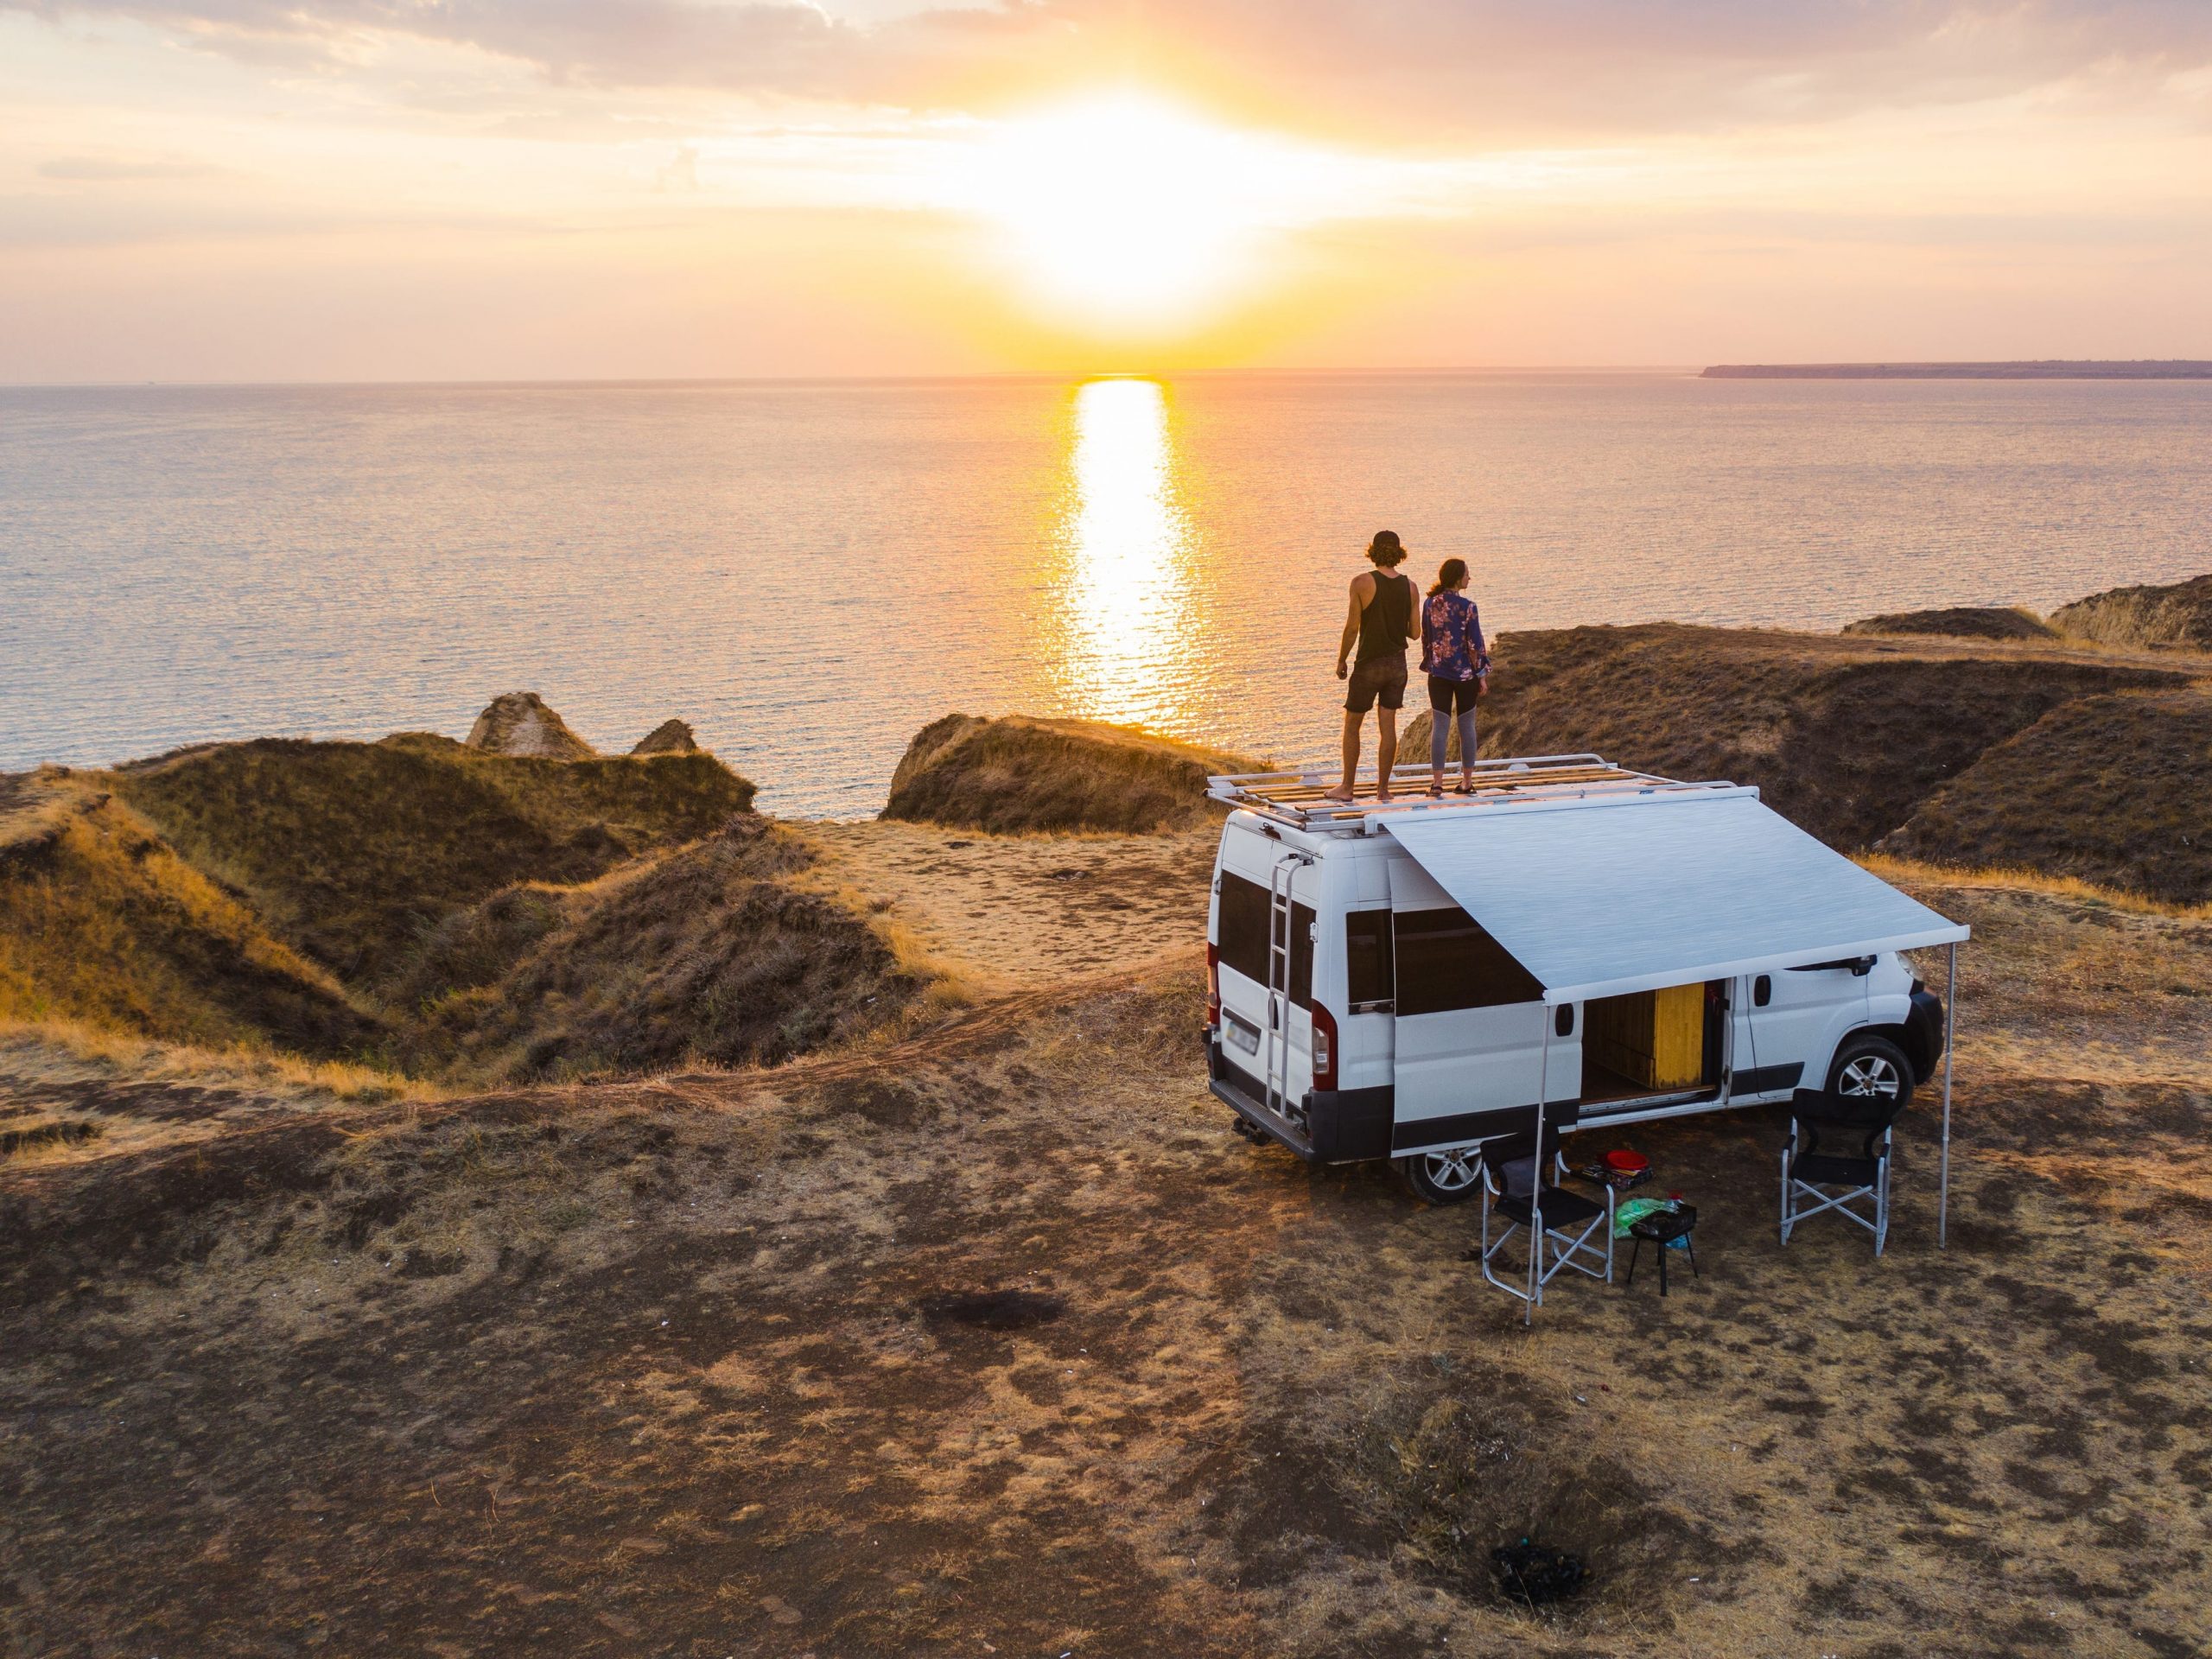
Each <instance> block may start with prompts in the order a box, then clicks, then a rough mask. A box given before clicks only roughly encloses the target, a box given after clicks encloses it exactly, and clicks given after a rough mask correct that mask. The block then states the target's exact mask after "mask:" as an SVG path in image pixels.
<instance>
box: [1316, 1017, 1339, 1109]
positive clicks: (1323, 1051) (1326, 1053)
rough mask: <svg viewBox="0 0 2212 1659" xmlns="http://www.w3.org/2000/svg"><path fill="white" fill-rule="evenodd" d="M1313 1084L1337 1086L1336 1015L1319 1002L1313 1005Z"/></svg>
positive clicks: (1330, 1087)
mask: <svg viewBox="0 0 2212 1659" xmlns="http://www.w3.org/2000/svg"><path fill="white" fill-rule="evenodd" d="M1313 1086H1314V1087H1315V1088H1316V1089H1333V1088H1335V1087H1336V1086H1337V1017H1336V1015H1334V1014H1331V1013H1330V1012H1329V1011H1328V1010H1327V1009H1326V1008H1325V1007H1322V1006H1321V1005H1320V1004H1319V1002H1316V1003H1315V1004H1314V1005H1313Z"/></svg>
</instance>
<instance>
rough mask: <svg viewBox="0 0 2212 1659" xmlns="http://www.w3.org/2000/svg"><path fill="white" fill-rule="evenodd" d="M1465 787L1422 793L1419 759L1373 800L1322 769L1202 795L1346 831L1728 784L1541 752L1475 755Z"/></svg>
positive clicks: (1397, 770) (1263, 776) (1267, 775)
mask: <svg viewBox="0 0 2212 1659" xmlns="http://www.w3.org/2000/svg"><path fill="white" fill-rule="evenodd" d="M1474 771H1475V775H1474V778H1473V779H1472V782H1471V787H1470V789H1469V792H1468V793H1465V794H1460V793H1459V792H1457V786H1456V785H1455V787H1454V790H1453V792H1452V793H1448V794H1446V795H1445V796H1444V798H1442V799H1437V798H1433V797H1432V796H1431V795H1430V794H1429V792H1428V779H1429V768H1428V767H1427V766H1426V765H1423V764H1421V763H1420V762H1418V761H1414V762H1408V763H1405V764H1402V765H1399V766H1394V767H1392V768H1391V770H1390V782H1391V790H1392V794H1391V798H1390V799H1389V800H1387V801H1378V800H1376V798H1375V785H1373V784H1365V783H1363V784H1362V785H1360V786H1359V787H1358V788H1357V790H1355V791H1354V794H1353V798H1352V799H1351V800H1349V801H1332V800H1330V799H1329V798H1327V795H1328V790H1329V787H1330V785H1331V783H1332V781H1333V778H1334V774H1333V773H1332V772H1330V771H1328V770H1327V769H1325V768H1321V767H1313V768H1308V769H1305V770H1300V771H1286V772H1235V773H1224V774H1223V775H1221V776H1218V777H1212V778H1209V779H1206V794H1207V795H1208V797H1209V798H1211V799H1213V800H1217V801H1219V802H1221V803H1222V804H1224V805H1227V806H1231V807H1242V808H1243V809H1244V810H1247V811H1250V812H1253V813H1256V814H1257V815H1259V816H1260V817H1263V818H1270V819H1273V820H1274V822H1276V823H1287V824H1290V825H1293V826H1294V827H1295V828H1298V829H1340V830H1341V829H1353V828H1355V827H1357V826H1358V825H1360V824H1362V823H1364V822H1365V821H1366V820H1367V819H1369V818H1370V817H1374V816H1375V815H1376V814H1377V813H1381V812H1419V813H1431V812H1466V811H1479V810H1482V809H1484V807H1490V806H1495V805H1497V804H1498V803H1500V802H1502V801H1524V800H1530V799H1540V800H1541V799H1549V800H1562V799H1575V798H1580V797H1583V796H1618V795H1621V794H1624V793H1635V794H1659V793H1665V794H1669V795H1672V794H1678V793H1685V792H1688V791H1702V790H1710V789H1716V788H1727V787H1730V785H1726V784H1719V783H1683V782H1680V781H1678V780H1677V779H1672V778H1662V777H1659V776H1657V775H1656V774H1654V773H1651V772H1632V771H1630V769H1629V768H1627V767H1625V766H1615V765H1613V764H1612V763H1611V761H1609V760H1605V758H1604V757H1603V756H1601V755H1595V754H1542V755H1529V756H1505V757H1501V758H1499V759H1497V760H1478V761H1477V762H1476V763H1475V768H1474Z"/></svg>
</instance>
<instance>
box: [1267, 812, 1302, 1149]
mask: <svg viewBox="0 0 2212 1659" xmlns="http://www.w3.org/2000/svg"><path fill="white" fill-rule="evenodd" d="M1312 862H1313V858H1312V857H1311V856H1310V855H1307V854H1305V853H1286V854H1284V855H1282V856H1281V858H1279V859H1277V860H1276V861H1275V866H1274V868H1273V869H1272V870H1270V871H1268V1033H1267V1043H1268V1052H1267V1058H1266V1062H1265V1065H1264V1066H1263V1068H1262V1069H1263V1070H1264V1071H1266V1073H1267V1107H1268V1110H1269V1111H1271V1112H1273V1113H1274V1115H1275V1116H1278V1117H1281V1118H1283V1119H1286V1120H1288V1121H1292V1122H1295V1121H1296V1120H1294V1119H1292V1118H1291V1116H1290V1095H1289V1087H1290V957H1291V943H1292V941H1291V937H1290V930H1291V925H1292V924H1291V914H1292V912H1291V899H1290V884H1291V879H1292V878H1293V877H1294V875H1296V874H1297V873H1298V870H1299V868H1300V866H1301V865H1306V864H1310V863H1312Z"/></svg>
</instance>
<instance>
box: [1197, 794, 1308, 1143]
mask: <svg viewBox="0 0 2212 1659" xmlns="http://www.w3.org/2000/svg"><path fill="white" fill-rule="evenodd" d="M1250 839H1252V840H1253V841H1255V842H1259V845H1258V847H1257V848H1255V849H1252V850H1251V851H1249V852H1246V851H1244V849H1237V850H1238V852H1240V853H1242V854H1243V855H1242V856H1238V857H1234V858H1232V857H1231V856H1230V848H1228V847H1224V849H1223V858H1222V861H1221V865H1220V868H1219V870H1218V873H1217V874H1216V876H1215V878H1214V935H1213V940H1214V947H1215V951H1216V972H1217V976H1218V983H1219V985H1220V987H1221V1048H1222V1053H1223V1055H1224V1057H1225V1058H1227V1059H1228V1061H1229V1062H1230V1065H1234V1066H1236V1068H1237V1069H1238V1070H1239V1071H1243V1072H1244V1073H1245V1074H1246V1075H1247V1076H1248V1077H1249V1078H1250V1079H1251V1080H1252V1084H1253V1092H1254V1093H1255V1094H1258V1095H1261V1096H1262V1097H1263V1098H1264V1097H1265V1094H1266V1091H1267V1090H1268V1086H1269V1085H1270V1084H1272V1085H1273V1086H1274V1088H1275V1089H1276V1090H1279V1091H1280V1092H1281V1095H1282V1096H1283V1097H1284V1098H1285V1099H1286V1100H1287V1101H1289V1102H1290V1103H1292V1104H1294V1105H1295V1104H1296V1103H1297V1102H1299V1101H1300V1099H1302V1098H1303V1097H1304V1096H1305V1094H1306V1090H1309V1089H1311V1088H1312V1087H1313V1061H1312V1048H1313V1018H1312V1015H1311V1014H1309V1013H1308V1012H1307V1009H1308V1005H1309V1004H1310V1003H1311V1002H1312V1000H1313V925H1314V910H1313V895H1314V891H1315V889H1316V888H1317V887H1319V870H1318V869H1316V868H1314V867H1313V866H1312V865H1309V864H1307V863H1306V862H1305V861H1304V860H1303V859H1301V858H1300V857H1298V856H1297V855H1290V854H1285V853H1283V852H1282V851H1281V849H1280V848H1278V847H1276V846H1275V845H1274V843H1272V842H1260V841H1259V838H1258V837H1257V836H1254V837H1251V838H1250ZM1278 897H1287V900H1288V913H1287V916H1285V915H1282V914H1281V913H1279V911H1278V906H1277V902H1276V901H1277V899H1278ZM1286 933H1287V938H1285V935H1286ZM1271 935H1272V941H1271ZM1273 945H1287V953H1286V955H1285V957H1283V958H1281V959H1277V958H1276V957H1274V953H1273V949H1272V946H1273ZM1271 980H1272V981H1273V983H1272V984H1271V983H1270V981H1271Z"/></svg>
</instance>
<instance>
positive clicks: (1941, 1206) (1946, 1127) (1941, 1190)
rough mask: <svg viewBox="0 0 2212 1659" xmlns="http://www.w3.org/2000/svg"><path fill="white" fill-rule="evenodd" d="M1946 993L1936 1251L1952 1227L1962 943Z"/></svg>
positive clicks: (1955, 945) (1954, 946) (1954, 948)
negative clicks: (1953, 1070) (1953, 1108)
mask: <svg viewBox="0 0 2212 1659" xmlns="http://www.w3.org/2000/svg"><path fill="white" fill-rule="evenodd" d="M1945 981H1946V982H1945V984H1944V986H1943V989H1944V992H1945V995H1944V998H1943V1158H1942V1166H1943V1168H1942V1176H1941V1177H1940V1179H1939V1180H1938V1182H1937V1185H1936V1249H1939V1250H1941V1249H1948V1247H1949V1233H1950V1225H1951V1056H1952V1055H1954V1054H1955V1053H1956V1052H1958V1047H1959V942H1958V941H1957V940H1956V939H1954V940H1952V941H1951V965H1950V969H1949V970H1948V973H1947V974H1946V975H1945Z"/></svg>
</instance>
